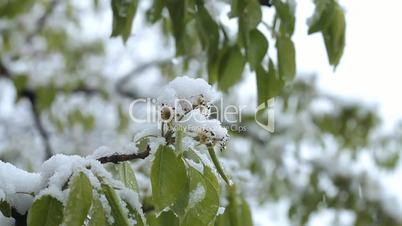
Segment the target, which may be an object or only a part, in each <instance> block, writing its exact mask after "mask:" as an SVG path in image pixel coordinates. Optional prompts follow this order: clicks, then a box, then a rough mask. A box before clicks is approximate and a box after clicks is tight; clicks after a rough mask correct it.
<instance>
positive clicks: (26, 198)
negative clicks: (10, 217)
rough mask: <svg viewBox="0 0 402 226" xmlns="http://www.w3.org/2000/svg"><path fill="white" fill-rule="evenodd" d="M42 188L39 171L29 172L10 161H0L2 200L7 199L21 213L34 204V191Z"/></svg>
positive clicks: (0, 194) (0, 191)
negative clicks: (32, 194)
mask: <svg viewBox="0 0 402 226" xmlns="http://www.w3.org/2000/svg"><path fill="white" fill-rule="evenodd" d="M40 188H41V177H40V175H39V174H38V173H28V172H26V171H24V170H21V169H18V168H17V167H15V166H13V165H12V164H10V163H4V162H2V161H0V200H5V201H6V202H8V203H9V204H10V205H12V206H13V207H15V208H16V209H17V211H18V212H19V213H21V214H23V213H25V212H26V211H27V209H28V208H29V206H30V205H31V204H32V201H33V197H32V196H31V195H30V193H32V192H38V191H39V190H40Z"/></svg>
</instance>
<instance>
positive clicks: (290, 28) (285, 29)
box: [273, 0, 296, 36]
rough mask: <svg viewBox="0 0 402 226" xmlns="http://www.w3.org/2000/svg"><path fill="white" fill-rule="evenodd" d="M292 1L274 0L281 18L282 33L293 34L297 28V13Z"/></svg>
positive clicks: (280, 27)
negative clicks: (295, 13)
mask: <svg viewBox="0 0 402 226" xmlns="http://www.w3.org/2000/svg"><path fill="white" fill-rule="evenodd" d="M291 4H292V3H290V1H287V2H283V1H282V0H273V5H274V6H275V8H276V13H277V15H278V18H279V19H280V21H279V22H280V24H279V30H280V32H281V34H282V35H286V36H292V34H293V32H294V30H295V21H296V18H295V15H294V11H293V9H292V6H291Z"/></svg>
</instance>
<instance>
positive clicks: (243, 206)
mask: <svg viewBox="0 0 402 226" xmlns="http://www.w3.org/2000/svg"><path fill="white" fill-rule="evenodd" d="M239 209H240V212H241V221H242V223H241V225H244V226H252V225H253V219H252V216H251V211H250V207H249V205H248V203H247V202H246V200H245V199H244V198H242V199H241V202H240V206H239Z"/></svg>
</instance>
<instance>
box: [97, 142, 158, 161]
mask: <svg viewBox="0 0 402 226" xmlns="http://www.w3.org/2000/svg"><path fill="white" fill-rule="evenodd" d="M150 153H151V148H150V147H149V146H147V149H146V150H145V151H143V152H140V153H135V154H113V155H110V156H105V157H101V158H98V159H97V160H98V161H99V162H100V163H102V164H104V163H109V162H111V163H114V164H117V163H119V162H125V161H130V160H134V159H145V158H146V157H148V156H149V154H150Z"/></svg>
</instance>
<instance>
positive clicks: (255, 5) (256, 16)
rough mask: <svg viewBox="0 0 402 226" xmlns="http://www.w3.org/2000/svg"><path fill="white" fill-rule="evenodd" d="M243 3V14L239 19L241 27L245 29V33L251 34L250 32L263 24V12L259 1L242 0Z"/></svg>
mask: <svg viewBox="0 0 402 226" xmlns="http://www.w3.org/2000/svg"><path fill="white" fill-rule="evenodd" d="M240 1H243V3H242V5H243V6H244V7H242V9H241V14H240V16H239V17H240V18H239V23H240V26H243V27H244V28H245V30H244V32H249V31H250V30H252V29H254V28H256V27H257V25H258V24H259V23H260V22H261V18H262V12H261V5H260V3H259V1H257V0H240Z"/></svg>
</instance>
